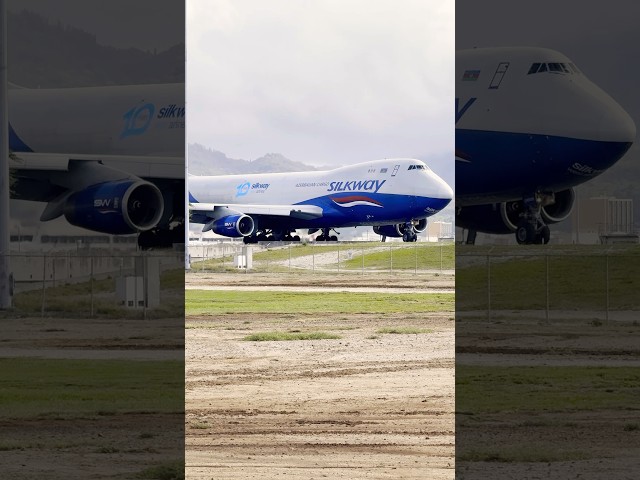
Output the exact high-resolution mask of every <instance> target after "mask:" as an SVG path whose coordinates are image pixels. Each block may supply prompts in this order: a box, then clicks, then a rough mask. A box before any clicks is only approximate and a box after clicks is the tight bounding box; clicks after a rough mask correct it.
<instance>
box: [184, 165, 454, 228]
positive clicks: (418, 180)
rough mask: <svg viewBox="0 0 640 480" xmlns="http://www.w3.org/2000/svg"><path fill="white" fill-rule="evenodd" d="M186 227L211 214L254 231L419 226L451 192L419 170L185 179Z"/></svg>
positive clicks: (354, 168)
mask: <svg viewBox="0 0 640 480" xmlns="http://www.w3.org/2000/svg"><path fill="white" fill-rule="evenodd" d="M188 182H189V184H188V188H189V200H190V203H191V204H192V208H191V210H192V213H191V221H192V222H196V223H203V224H206V223H208V222H209V221H210V219H212V218H214V217H215V216H216V214H215V213H214V210H215V209H216V208H219V209H222V208H227V209H231V210H233V211H236V212H241V213H243V214H246V215H249V216H252V217H253V218H254V220H255V221H256V228H259V229H261V230H262V229H268V230H275V229H281V228H282V229H285V230H287V231H290V230H294V229H303V228H309V229H321V228H339V227H352V226H359V225H371V226H376V225H391V224H401V223H402V224H404V223H406V222H411V221H416V220H422V219H425V218H427V217H429V216H431V215H433V214H435V213H437V212H439V211H440V210H442V209H443V208H444V207H445V206H447V205H448V204H449V202H450V201H451V199H452V198H453V191H452V189H451V187H449V185H447V184H446V183H445V182H444V181H443V180H442V179H441V178H440V177H439V176H438V175H436V174H435V173H434V172H433V171H431V169H429V167H427V166H426V165H425V163H424V162H422V161H420V160H413V159H388V160H377V161H372V162H367V163H360V164H357V165H351V166H345V167H341V168H336V169H335V170H329V171H317V172H295V173H269V174H252V175H224V176H189V179H188Z"/></svg>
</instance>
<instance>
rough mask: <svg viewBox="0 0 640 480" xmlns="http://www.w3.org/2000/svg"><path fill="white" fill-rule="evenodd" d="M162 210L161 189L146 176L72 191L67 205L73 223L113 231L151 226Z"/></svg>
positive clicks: (104, 231) (136, 229) (68, 219)
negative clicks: (144, 179)
mask: <svg viewBox="0 0 640 480" xmlns="http://www.w3.org/2000/svg"><path fill="white" fill-rule="evenodd" d="M163 211H164V200H163V198H162V193H161V192H160V190H159V189H158V187H156V186H155V185H154V184H152V183H149V182H145V181H143V180H121V181H118V182H105V183H99V184H96V185H92V186H90V187H88V188H85V189H84V190H81V191H79V192H74V193H73V194H71V196H70V197H69V198H68V199H67V201H66V203H65V205H64V216H65V218H66V219H67V221H68V222H69V223H70V224H72V225H76V226H78V227H82V228H87V229H89V230H94V231H96V232H102V233H108V234H111V235H124V234H128V233H136V232H143V231H145V230H150V229H152V228H153V227H155V226H156V225H157V224H158V222H159V221H160V219H161V218H162V213H163Z"/></svg>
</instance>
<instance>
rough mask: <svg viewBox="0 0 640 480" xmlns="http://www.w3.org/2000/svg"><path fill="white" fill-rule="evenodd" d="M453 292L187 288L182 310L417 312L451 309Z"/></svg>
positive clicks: (215, 312) (197, 312)
mask: <svg viewBox="0 0 640 480" xmlns="http://www.w3.org/2000/svg"><path fill="white" fill-rule="evenodd" d="M454 298H455V296H454V294H452V293H437V294H425V293H421V294H413V295H412V294H406V293H402V294H390V293H350V292H326V293H322V294H318V293H315V292H306V293H305V292H273V291H269V292H260V291H242V292H233V291H211V290H187V291H186V293H185V302H186V306H185V313H186V315H187V316H193V315H220V314H234V313H256V314H259V313H283V314H286V313H299V314H334V313H344V314H348V313H380V314H383V313H403V312H406V313H417V312H440V311H453V308H454Z"/></svg>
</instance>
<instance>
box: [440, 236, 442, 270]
mask: <svg viewBox="0 0 640 480" xmlns="http://www.w3.org/2000/svg"><path fill="white" fill-rule="evenodd" d="M440 273H442V243H441V244H440Z"/></svg>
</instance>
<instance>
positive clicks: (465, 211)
mask: <svg viewBox="0 0 640 480" xmlns="http://www.w3.org/2000/svg"><path fill="white" fill-rule="evenodd" d="M516 204H517V202H509V203H490V204H486V205H472V206H468V207H461V208H459V209H458V211H457V212H456V226H458V227H462V228H466V229H469V230H477V231H479V232H486V233H497V234H503V233H511V232H513V231H515V230H516V224H515V223H517V218H518V217H517V211H516V210H514V208H517V205H516ZM514 222H515V223H514Z"/></svg>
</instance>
